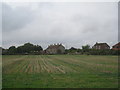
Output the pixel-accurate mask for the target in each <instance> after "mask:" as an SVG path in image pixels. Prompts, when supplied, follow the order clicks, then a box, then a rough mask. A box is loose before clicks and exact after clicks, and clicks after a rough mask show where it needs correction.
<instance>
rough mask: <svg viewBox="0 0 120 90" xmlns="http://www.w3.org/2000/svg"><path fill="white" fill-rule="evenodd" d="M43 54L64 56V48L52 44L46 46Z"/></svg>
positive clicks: (60, 45)
mask: <svg viewBox="0 0 120 90" xmlns="http://www.w3.org/2000/svg"><path fill="white" fill-rule="evenodd" d="M45 52H46V54H64V53H65V47H64V46H63V45H62V44H54V45H50V46H48V48H47V49H46V50H45Z"/></svg>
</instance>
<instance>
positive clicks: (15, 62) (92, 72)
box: [2, 55, 118, 88]
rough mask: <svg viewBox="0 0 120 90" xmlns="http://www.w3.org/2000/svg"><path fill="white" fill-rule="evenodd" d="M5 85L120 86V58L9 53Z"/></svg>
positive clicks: (41, 86) (4, 76) (4, 59)
mask: <svg viewBox="0 0 120 90" xmlns="http://www.w3.org/2000/svg"><path fill="white" fill-rule="evenodd" d="M2 60H3V78H2V79H3V83H2V85H3V88H117V87H118V57H117V56H92V55H6V56H3V57H2Z"/></svg>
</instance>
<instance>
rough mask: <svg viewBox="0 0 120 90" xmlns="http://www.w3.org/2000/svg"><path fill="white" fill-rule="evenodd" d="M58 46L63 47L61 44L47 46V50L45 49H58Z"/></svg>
mask: <svg viewBox="0 0 120 90" xmlns="http://www.w3.org/2000/svg"><path fill="white" fill-rule="evenodd" d="M60 46H62V47H63V45H62V44H57V45H50V46H48V48H47V49H53V48H56V49H57V48H59V47H60Z"/></svg>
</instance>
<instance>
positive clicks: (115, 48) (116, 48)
mask: <svg viewBox="0 0 120 90" xmlns="http://www.w3.org/2000/svg"><path fill="white" fill-rule="evenodd" d="M112 50H120V42H119V43H117V44H115V45H114V46H112Z"/></svg>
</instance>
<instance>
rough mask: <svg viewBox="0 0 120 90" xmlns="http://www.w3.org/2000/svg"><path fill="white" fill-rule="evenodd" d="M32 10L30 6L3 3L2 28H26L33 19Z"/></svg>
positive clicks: (4, 29)
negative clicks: (17, 6) (12, 5)
mask: <svg viewBox="0 0 120 90" xmlns="http://www.w3.org/2000/svg"><path fill="white" fill-rule="evenodd" d="M32 18H33V17H32V12H31V11H30V9H29V8H24V7H23V8H22V7H20V8H12V7H10V6H9V5H7V4H5V3H3V4H2V28H3V32H9V31H14V30H19V29H21V28H24V27H25V26H26V25H27V24H28V23H30V22H31V21H32Z"/></svg>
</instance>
